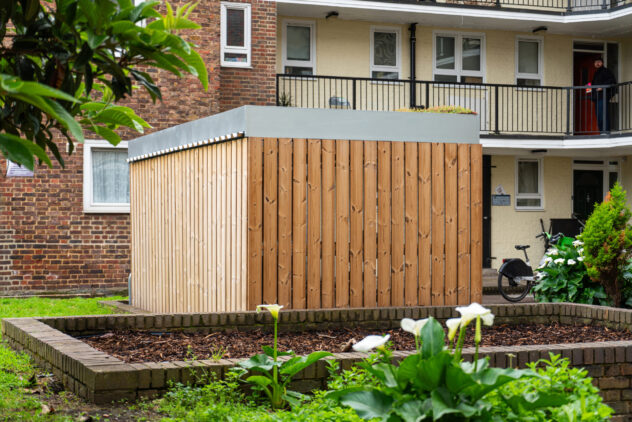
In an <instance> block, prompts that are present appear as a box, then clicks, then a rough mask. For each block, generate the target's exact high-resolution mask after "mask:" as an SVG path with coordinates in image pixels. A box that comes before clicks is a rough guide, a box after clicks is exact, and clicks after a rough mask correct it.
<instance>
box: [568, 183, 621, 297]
mask: <svg viewBox="0 0 632 422" xmlns="http://www.w3.org/2000/svg"><path fill="white" fill-rule="evenodd" d="M631 216H632V212H630V209H629V208H628V206H627V205H626V192H625V191H624V190H623V188H622V187H621V185H620V184H619V183H615V185H614V186H613V188H612V189H611V190H610V192H608V195H606V199H605V200H604V201H603V202H602V203H601V204H599V205H597V206H596V207H595V210H594V211H593V213H592V214H591V216H590V218H588V221H587V222H586V228H585V229H584V232H583V233H582V234H581V235H579V237H578V238H579V239H580V240H581V241H582V242H584V255H585V259H584V263H585V264H586V269H587V271H588V275H589V276H590V278H592V279H593V280H594V281H596V282H597V283H599V284H601V285H602V286H603V287H604V289H605V290H606V293H607V294H608V296H609V297H610V298H611V299H612V302H613V304H614V306H618V307H621V306H622V305H623V302H624V297H623V289H624V287H625V279H624V277H623V272H624V268H625V266H626V264H627V261H628V257H629V256H630V248H631V247H632V227H631V226H630V225H629V224H628V222H629V220H630V217H631Z"/></svg>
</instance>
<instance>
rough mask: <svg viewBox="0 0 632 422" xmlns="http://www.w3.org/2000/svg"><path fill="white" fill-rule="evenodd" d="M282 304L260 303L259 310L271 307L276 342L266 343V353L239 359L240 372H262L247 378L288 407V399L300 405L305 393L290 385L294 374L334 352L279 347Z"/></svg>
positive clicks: (277, 404) (276, 405) (273, 401)
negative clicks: (302, 352) (304, 353)
mask: <svg viewBox="0 0 632 422" xmlns="http://www.w3.org/2000/svg"><path fill="white" fill-rule="evenodd" d="M281 308H283V306H279V305H259V306H257V312H259V311H260V310H261V309H267V310H268V311H269V312H270V314H271V315H272V319H273V321H274V346H273V347H270V346H263V353H261V354H258V355H256V356H253V357H251V358H250V359H248V360H244V361H241V362H239V367H240V369H239V373H240V375H245V374H247V373H248V372H249V371H251V372H255V373H258V374H256V375H251V376H249V377H248V378H246V380H245V381H246V382H247V383H249V384H251V385H252V386H253V388H254V389H256V390H259V391H261V392H263V393H264V394H265V395H266V396H267V397H268V398H269V400H270V404H271V405H272V407H273V408H275V409H280V408H283V407H285V405H286V403H290V404H292V405H298V404H299V403H300V401H301V400H302V399H303V398H304V396H303V395H302V394H300V393H298V392H296V391H291V390H288V389H287V387H288V384H289V383H290V382H291V381H292V377H294V375H296V374H298V373H299V372H301V371H302V370H303V369H305V368H307V367H309V366H311V365H312V364H314V363H316V362H317V361H318V360H320V359H322V358H324V357H326V356H332V354H331V353H329V352H324V351H318V352H312V353H310V354H309V355H307V356H296V355H295V353H294V352H292V351H288V352H281V351H279V350H278V323H279V311H280V310H281ZM281 356H283V357H289V359H284V360H279V357H281ZM259 374H260V375H259Z"/></svg>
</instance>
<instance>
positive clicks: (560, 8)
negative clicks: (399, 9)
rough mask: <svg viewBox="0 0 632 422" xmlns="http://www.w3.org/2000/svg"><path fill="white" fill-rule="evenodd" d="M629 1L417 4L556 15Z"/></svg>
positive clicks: (445, 0)
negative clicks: (544, 12) (526, 11)
mask: <svg viewBox="0 0 632 422" xmlns="http://www.w3.org/2000/svg"><path fill="white" fill-rule="evenodd" d="M631 3H632V1H631V0H423V1H420V2H419V3H418V4H420V5H423V4H428V5H438V6H457V7H458V6H467V7H471V6H474V7H493V8H500V9H505V8H506V9H523V10H533V11H539V10H544V11H549V12H556V13H573V12H595V11H600V10H610V9H615V8H618V7H622V6H625V5H629V4H631Z"/></svg>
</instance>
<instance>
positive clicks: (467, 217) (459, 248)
mask: <svg viewBox="0 0 632 422" xmlns="http://www.w3.org/2000/svg"><path fill="white" fill-rule="evenodd" d="M481 166H482V148H481V146H480V145H478V144H443V143H417V142H387V141H379V142H378V141H349V140H331V139H322V140H320V139H276V138H265V139H264V138H250V139H249V140H248V198H247V202H248V271H247V272H248V308H249V309H253V308H254V307H255V306H256V305H258V304H260V303H279V304H281V305H284V306H285V307H288V308H294V309H300V308H328V307H375V306H402V305H456V304H468V303H470V302H472V301H479V302H480V300H481V294H482V284H481V283H482V279H481V268H482V256H481V253H482V251H481V247H482V242H481V236H482V173H481V172H482V170H481Z"/></svg>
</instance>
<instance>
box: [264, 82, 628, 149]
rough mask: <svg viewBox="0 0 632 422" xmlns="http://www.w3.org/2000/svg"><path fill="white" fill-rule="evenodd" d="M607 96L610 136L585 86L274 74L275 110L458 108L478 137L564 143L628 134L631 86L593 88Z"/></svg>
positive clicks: (604, 109)
mask: <svg viewBox="0 0 632 422" xmlns="http://www.w3.org/2000/svg"><path fill="white" fill-rule="evenodd" d="M599 88H601V89H603V90H605V91H606V92H607V93H608V97H610V100H609V101H602V107H603V108H602V109H601V114H602V115H604V116H609V120H610V125H609V126H610V127H609V131H606V130H605V129H606V128H605V127H604V131H602V132H600V130H599V126H598V121H597V112H596V110H595V102H593V101H592V99H591V95H592V94H591V93H588V92H586V87H585V86H570V87H557V86H517V85H503V84H472V83H448V82H434V81H415V82H411V81H409V80H394V79H372V78H351V77H337V76H312V75H310V76H294V75H285V74H278V75H277V94H276V95H277V105H279V106H289V107H302V108H335V109H353V110H371V111H392V110H398V109H403V108H430V107H436V106H447V105H450V106H461V107H465V108H469V109H470V110H473V111H475V112H476V113H478V115H479V116H480V133H481V136H482V137H502V138H508V137H537V138H552V139H565V138H576V137H589V136H593V135H603V134H604V133H606V132H608V134H610V135H611V136H619V135H630V134H632V82H624V83H620V84H617V85H609V86H593V87H592V89H593V90H594V91H596V90H597V89H599Z"/></svg>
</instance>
